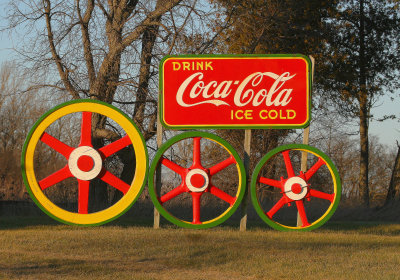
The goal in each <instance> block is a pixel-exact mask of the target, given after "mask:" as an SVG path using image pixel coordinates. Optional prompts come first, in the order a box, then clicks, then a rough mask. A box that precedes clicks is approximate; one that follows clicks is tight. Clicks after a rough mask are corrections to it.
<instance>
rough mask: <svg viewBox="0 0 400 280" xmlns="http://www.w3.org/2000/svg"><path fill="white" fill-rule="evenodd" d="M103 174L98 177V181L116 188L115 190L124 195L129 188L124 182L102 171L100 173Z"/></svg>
mask: <svg viewBox="0 0 400 280" xmlns="http://www.w3.org/2000/svg"><path fill="white" fill-rule="evenodd" d="M102 172H103V173H104V174H103V176H101V177H100V179H101V180H102V181H104V182H106V183H107V184H109V185H110V186H112V187H114V188H116V189H117V190H119V191H121V192H122V193H123V194H126V193H127V192H128V190H129V188H130V187H131V186H130V185H128V184H127V183H125V182H124V181H122V180H121V179H120V178H118V177H117V176H115V175H113V174H112V173H111V172H109V171H107V170H105V169H103V171H102Z"/></svg>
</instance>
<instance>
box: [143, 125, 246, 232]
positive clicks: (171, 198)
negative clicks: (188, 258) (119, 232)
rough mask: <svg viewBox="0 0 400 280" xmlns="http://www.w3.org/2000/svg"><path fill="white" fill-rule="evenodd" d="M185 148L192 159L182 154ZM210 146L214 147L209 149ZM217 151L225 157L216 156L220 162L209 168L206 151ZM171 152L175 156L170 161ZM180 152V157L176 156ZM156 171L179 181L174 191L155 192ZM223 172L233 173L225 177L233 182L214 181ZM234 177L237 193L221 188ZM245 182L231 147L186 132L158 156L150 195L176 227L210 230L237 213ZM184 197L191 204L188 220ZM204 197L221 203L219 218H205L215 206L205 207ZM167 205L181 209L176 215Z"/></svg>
mask: <svg viewBox="0 0 400 280" xmlns="http://www.w3.org/2000/svg"><path fill="white" fill-rule="evenodd" d="M183 142H184V143H183ZM185 145H186V146H190V147H189V155H188V153H186V154H185V153H184V152H182V146H185ZM210 145H211V146H213V145H214V146H215V147H212V148H210ZM171 147H172V148H171ZM174 147H175V149H174ZM179 147H180V148H179ZM170 148H171V149H170ZM217 148H219V149H220V150H222V151H223V152H224V153H225V155H223V156H222V157H221V154H218V155H219V157H218V155H217V156H216V157H217V158H218V159H217V161H216V162H215V163H213V164H211V166H207V164H206V163H205V162H206V161H207V160H208V158H206V156H205V154H204V152H205V150H206V149H208V150H210V149H211V150H212V151H215V150H216V149H217ZM172 149H173V150H174V151H175V154H174V155H173V157H172V158H171V156H172V154H171V150H172ZM179 149H180V150H181V151H180V152H181V154H178V155H177V154H176V153H179ZM168 157H170V158H168ZM190 157H191V158H190ZM180 162H188V164H187V166H183V165H184V164H182V163H180ZM157 167H160V169H159V170H160V172H161V176H164V178H165V177H167V176H168V177H169V178H171V177H173V176H174V175H175V176H176V177H178V180H176V181H175V185H174V186H173V188H172V189H171V188H168V186H166V185H167V184H164V183H163V184H162V187H161V190H156V184H155V173H156V169H157ZM229 168H230V169H229ZM226 169H229V170H226ZM223 170H226V171H229V172H234V174H231V173H229V174H228V175H226V176H227V177H230V178H226V177H224V178H225V179H224V178H222V179H221V178H220V179H217V178H215V177H217V175H218V174H219V173H220V172H221V171H223ZM168 171H169V172H170V173H169V175H168V174H167V172H168ZM221 173H223V172H221ZM232 177H233V178H235V179H234V180H236V182H234V189H233V190H232V188H230V189H229V190H228V189H223V188H222V187H223V186H222V185H223V184H224V183H225V182H226V181H229V179H231V178H232ZM166 179H168V178H166ZM225 180H226V181H225ZM245 180H246V178H245V172H244V166H243V163H242V161H241V159H240V157H239V155H238V154H237V153H236V151H235V150H234V149H233V148H232V146H231V145H229V143H227V142H226V141H225V140H223V139H221V138H220V137H218V136H216V135H213V134H210V133H205V132H186V133H182V134H180V135H177V136H175V137H173V138H171V139H170V140H169V141H167V142H166V143H164V144H163V145H162V146H161V147H160V149H159V150H158V152H157V153H156V155H155V158H154V160H153V162H152V165H151V168H150V176H149V193H150V196H151V199H152V201H153V203H154V205H155V206H156V208H157V209H158V211H159V212H160V213H161V214H162V215H163V216H164V217H165V218H166V219H167V220H169V221H170V222H172V223H174V224H175V225H178V226H181V227H186V228H209V227H213V226H216V225H218V224H220V223H222V222H224V221H225V220H226V219H228V218H229V217H230V216H231V215H232V214H233V213H234V212H235V210H236V209H237V207H238V206H239V204H240V201H241V200H242V198H243V195H244V191H245ZM217 182H219V183H217ZM219 184H221V185H219ZM231 187H232V186H231ZM185 195H186V199H187V201H189V204H191V205H190V206H191V207H190V208H189V209H186V211H187V212H188V213H186V216H185V215H183V213H182V212H183V211H184V206H183V205H182V204H181V202H182V201H183V200H184V198H182V196H185ZM205 196H208V198H210V197H211V198H213V199H216V200H217V202H218V201H219V202H221V204H222V206H221V207H222V208H223V209H222V210H221V209H220V212H218V211H217V212H215V213H216V214H215V213H212V214H210V215H207V217H203V216H204V215H203V214H204V213H205V212H207V211H208V210H210V208H211V207H213V205H210V204H207V203H204V202H205V201H207V199H206V198H205ZM202 200H203V203H202ZM168 204H174V205H175V208H176V207H178V210H177V211H175V212H176V213H173V212H174V211H173V210H171V209H170V208H169V207H168ZM176 205H178V206H176ZM180 214H182V215H180ZM214 214H215V215H214ZM182 216H185V217H182Z"/></svg>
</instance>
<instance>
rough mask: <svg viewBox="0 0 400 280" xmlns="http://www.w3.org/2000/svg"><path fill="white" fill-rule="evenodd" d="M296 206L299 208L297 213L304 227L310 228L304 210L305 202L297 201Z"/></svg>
mask: <svg viewBox="0 0 400 280" xmlns="http://www.w3.org/2000/svg"><path fill="white" fill-rule="evenodd" d="M296 206H297V211H298V212H299V216H300V219H301V224H302V227H306V226H309V225H310V224H309V223H308V220H307V215H306V210H305V209H304V203H303V201H302V200H296Z"/></svg>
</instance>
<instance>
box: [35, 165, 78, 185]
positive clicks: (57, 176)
mask: <svg viewBox="0 0 400 280" xmlns="http://www.w3.org/2000/svg"><path fill="white" fill-rule="evenodd" d="M69 177H72V174H71V171H69V167H68V165H66V166H64V167H63V168H61V169H60V170H58V171H56V172H54V173H53V174H51V175H49V176H47V177H46V178H44V179H42V180H40V181H39V186H40V188H41V189H42V190H44V189H47V188H48V187H51V186H53V185H55V184H57V183H59V182H61V181H63V180H65V179H67V178H69Z"/></svg>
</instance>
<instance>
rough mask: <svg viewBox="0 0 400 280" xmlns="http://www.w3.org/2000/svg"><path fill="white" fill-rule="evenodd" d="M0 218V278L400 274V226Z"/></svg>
mask: <svg viewBox="0 0 400 280" xmlns="http://www.w3.org/2000/svg"><path fill="white" fill-rule="evenodd" d="M40 219H41V220H35V219H28V218H24V219H16V218H13V219H7V218H1V219H0V244H1V246H0V279H58V278H63V279H218V280H222V279H400V225H399V224H383V225H378V224H375V223H330V224H328V225H326V226H324V227H323V229H319V230H316V231H313V232H307V233H282V232H278V231H274V230H270V229H269V228H267V227H266V226H263V225H260V226H259V227H258V226H253V227H251V228H250V229H249V230H248V231H246V232H239V231H238V229H237V227H217V228H214V229H208V230H187V229H178V228H174V227H169V226H165V227H164V228H162V229H159V230H154V229H152V228H151V227H149V226H133V225H129V223H124V222H123V221H122V222H121V221H120V222H119V223H118V224H116V223H114V224H112V225H108V226H102V227H95V228H80V227H72V226H65V225H59V224H56V223H55V222H49V221H47V220H46V219H45V220H46V222H44V223H43V222H42V221H43V218H40Z"/></svg>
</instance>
